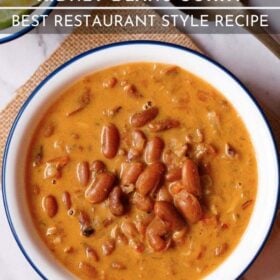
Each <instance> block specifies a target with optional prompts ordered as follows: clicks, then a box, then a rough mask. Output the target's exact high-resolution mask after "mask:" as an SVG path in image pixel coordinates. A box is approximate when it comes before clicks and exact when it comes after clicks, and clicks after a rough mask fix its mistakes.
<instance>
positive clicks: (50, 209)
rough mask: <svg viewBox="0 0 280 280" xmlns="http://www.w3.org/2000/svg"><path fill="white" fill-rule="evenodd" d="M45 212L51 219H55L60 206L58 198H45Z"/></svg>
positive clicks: (43, 205) (50, 196) (51, 196)
mask: <svg viewBox="0 0 280 280" xmlns="http://www.w3.org/2000/svg"><path fill="white" fill-rule="evenodd" d="M42 207H43V210H44V211H45V212H46V213H47V215H48V216H49V217H50V218H53V217H54V216H55V215H56V213H57V211H58V204H57V201H56V198H55V197H54V196H53V195H48V196H46V197H44V198H43V201H42Z"/></svg>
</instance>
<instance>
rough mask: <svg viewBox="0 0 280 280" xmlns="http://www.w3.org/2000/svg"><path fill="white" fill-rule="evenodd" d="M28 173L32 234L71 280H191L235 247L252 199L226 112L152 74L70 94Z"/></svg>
mask: <svg viewBox="0 0 280 280" xmlns="http://www.w3.org/2000/svg"><path fill="white" fill-rule="evenodd" d="M26 166H27V167H26V189H27V200H28V203H29V209H30V212H31V215H32V217H33V221H34V224H35V226H36V228H37V230H38V233H39V235H40V236H41V238H42V240H43V241H44V243H45V244H46V246H47V247H48V248H49V250H50V251H51V252H52V253H53V255H54V256H55V258H56V259H57V260H58V261H59V262H60V263H62V264H63V265H64V266H65V267H66V268H67V269H69V270H70V271H71V272H72V273H73V274H74V275H76V276H77V277H78V278H80V279H109V280H114V279H116V280H117V279H124V280H127V279H149V278H150V277H151V275H153V278H154V279H155V280H156V279H200V278H202V277H204V276H206V275H207V274H209V273H210V272H211V271H213V270H214V269H215V268H217V267H218V266H219V265H220V264H221V263H222V262H223V261H224V260H225V258H226V257H227V256H228V255H229V254H230V253H231V252H232V251H233V250H234V248H235V247H236V245H237V244H238V242H239V241H240V239H241V237H242V234H243V233H244V231H245V229H246V226H247V224H248V222H249V219H250V216H251V213H252V209H253V206H254V201H255V197H256V192H257V165H256V159H255V155H254V150H253V146H252V143H251V141H250V137H249V135H248V133H247V130H246V128H245V126H244V124H243V122H242V120H241V119H240V118H239V116H238V114H237V112H236V111H235V109H234V108H233V107H232V106H231V104H230V103H229V102H228V101H227V100H226V99H225V98H224V97H223V96H222V95H221V94H220V93H219V92H218V91H217V90H216V89H215V88H213V87H212V86H211V85H209V84H208V83H206V82H205V81H203V80H201V79H200V78H198V77H196V76H194V75H193V74H191V73H189V72H186V71H185V70H183V69H181V68H179V67H177V66H173V65H164V64H157V63H131V64H125V65H120V66H115V67H112V68H108V69H105V70H102V71H99V72H96V73H93V74H91V75H89V76H86V77H84V78H82V79H80V80H79V81H77V82H75V83H74V84H73V85H70V87H69V88H67V89H66V90H65V92H63V93H62V94H61V96H60V97H59V98H58V100H57V101H56V102H55V103H54V104H53V105H52V106H51V107H50V109H49V110H48V111H47V113H46V114H45V115H44V116H43V118H42V120H41V121H40V124H39V125H38V127H37V129H36V131H35V133H34V135H33V139H32V142H31V145H30V148H29V154H28V158H27V164H26Z"/></svg>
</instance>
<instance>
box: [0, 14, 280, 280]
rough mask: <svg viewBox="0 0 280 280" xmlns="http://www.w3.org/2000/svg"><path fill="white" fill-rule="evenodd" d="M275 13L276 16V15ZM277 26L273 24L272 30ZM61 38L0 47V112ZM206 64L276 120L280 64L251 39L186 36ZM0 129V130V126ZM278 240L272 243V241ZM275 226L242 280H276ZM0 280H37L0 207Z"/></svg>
mask: <svg viewBox="0 0 280 280" xmlns="http://www.w3.org/2000/svg"><path fill="white" fill-rule="evenodd" d="M279 13H280V12H279ZM276 24H277V23H276V22H275V25H276ZM64 38H65V35H59V34H57V35H42V34H40V28H37V29H36V30H33V32H32V34H28V35H25V36H24V37H21V38H19V39H17V40H16V41H13V42H10V43H7V44H4V45H0V109H1V108H4V107H5V106H6V105H7V103H8V102H9V101H10V100H11V99H12V98H13V96H14V92H15V90H16V89H17V88H19V87H20V86H21V85H23V84H24V83H25V82H26V81H27V79H28V78H29V77H30V76H31V75H32V74H33V73H34V71H35V70H36V69H37V68H38V66H39V65H40V64H41V63H43V62H44V61H45V60H46V59H47V58H48V57H49V55H50V54H51V53H52V52H53V51H54V50H55V49H56V48H57V47H58V46H59V44H60V43H61V42H62V41H63V39H64ZM192 38H193V40H194V41H195V42H196V43H197V44H198V46H199V47H201V49H202V50H203V51H204V52H205V53H206V54H207V55H209V56H210V57H211V58H213V59H215V60H216V61H218V62H220V63H221V64H223V65H224V66H225V67H226V68H228V69H229V70H230V71H232V72H233V73H234V74H235V75H236V76H237V77H238V78H239V79H240V80H241V81H242V82H243V83H244V84H245V85H246V86H247V87H248V88H249V89H250V90H251V92H252V94H253V95H254V96H255V97H256V98H257V99H258V100H260V101H262V102H263V103H264V104H265V105H266V106H267V107H268V108H270V110H272V111H273V112H274V113H275V114H276V115H278V117H280V60H279V59H277V58H276V57H275V56H274V55H273V54H272V53H270V51H269V50H267V49H266V48H265V47H264V46H263V45H262V44H261V43H259V42H258V41H257V40H256V39H255V38H254V37H253V36H252V35H250V34H245V35H209V34H208V35H207V34H205V35H192ZM0 129H1V124H0ZM277 237H278V238H277ZM279 237H280V222H279V221H278V224H277V223H276V225H275V228H274V233H273V235H272V237H271V238H270V240H269V242H268V244H267V245H266V247H265V249H264V251H263V252H262V254H261V256H260V257H259V258H258V259H257V261H256V262H255V263H254V265H253V266H252V267H251V269H250V270H249V272H248V273H247V274H246V276H245V278H246V279H252V280H253V279H254V280H263V279H275V280H276V279H280V265H279V260H280V238H279ZM0 248H1V250H0V280H1V279H3V280H4V279H5V280H19V279H29V280H33V279H40V278H39V276H37V274H36V273H35V272H34V271H33V269H32V268H31V266H30V265H29V264H28V263H27V261H26V260H25V259H24V257H23V255H22V254H21V253H20V251H19V249H18V247H17V245H16V243H15V241H14V240H13V238H12V235H11V232H10V230H9V227H8V224H7V221H6V218H5V214H4V210H3V203H2V201H1V202H0Z"/></svg>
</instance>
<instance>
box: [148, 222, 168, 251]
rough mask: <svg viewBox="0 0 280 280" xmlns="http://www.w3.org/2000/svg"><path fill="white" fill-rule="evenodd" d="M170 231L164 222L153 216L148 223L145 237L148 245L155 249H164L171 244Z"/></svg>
mask: <svg viewBox="0 0 280 280" xmlns="http://www.w3.org/2000/svg"><path fill="white" fill-rule="evenodd" d="M168 235H170V232H169V230H168V227H167V226H166V224H165V223H164V222H163V221H162V220H161V219H160V218H158V217H155V218H154V219H153V220H152V222H151V223H150V224H149V225H148V227H147V231H146V237H147V240H148V243H149V245H150V246H151V247H152V248H153V249H154V250H155V251H165V250H167V249H168V248H169V247H170V245H171V238H170V236H168Z"/></svg>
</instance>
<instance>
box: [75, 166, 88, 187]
mask: <svg viewBox="0 0 280 280" xmlns="http://www.w3.org/2000/svg"><path fill="white" fill-rule="evenodd" d="M89 178H90V173H89V163H88V162H87V161H82V162H79V163H78V165H77V179H78V182H79V183H80V184H81V185H82V186H84V187H85V186H86V185H87V184H88V182H89Z"/></svg>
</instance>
